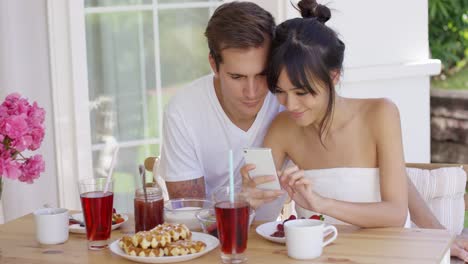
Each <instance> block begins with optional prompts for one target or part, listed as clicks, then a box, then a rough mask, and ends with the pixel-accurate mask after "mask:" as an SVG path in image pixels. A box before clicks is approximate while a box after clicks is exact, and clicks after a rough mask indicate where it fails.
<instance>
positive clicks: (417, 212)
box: [408, 177, 445, 229]
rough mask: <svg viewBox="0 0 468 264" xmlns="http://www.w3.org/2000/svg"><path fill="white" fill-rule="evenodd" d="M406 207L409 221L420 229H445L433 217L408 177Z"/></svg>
mask: <svg viewBox="0 0 468 264" xmlns="http://www.w3.org/2000/svg"><path fill="white" fill-rule="evenodd" d="M408 207H409V211H410V215H411V221H413V223H415V224H416V225H417V226H418V227H420V228H432V229H445V227H444V226H443V225H441V224H440V222H439V220H437V218H436V217H435V216H434V214H433V213H432V211H431V209H429V207H428V206H427V204H426V202H425V201H424V200H423V198H422V197H421V194H419V192H418V190H417V189H416V187H415V186H414V184H413V182H412V181H411V179H410V178H409V177H408Z"/></svg>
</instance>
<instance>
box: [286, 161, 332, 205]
mask: <svg viewBox="0 0 468 264" xmlns="http://www.w3.org/2000/svg"><path fill="white" fill-rule="evenodd" d="M278 175H280V183H281V186H282V187H283V188H284V189H285V190H286V191H287V192H288V194H289V197H291V199H293V200H294V202H296V204H298V205H299V206H301V207H302V208H304V209H307V210H311V211H314V212H317V213H322V212H321V209H320V205H321V204H322V201H323V200H324V198H323V197H322V196H320V195H318V194H317V193H316V192H314V191H313V190H312V182H310V180H308V179H306V178H305V177H304V170H299V168H298V167H297V166H292V167H289V168H287V169H285V170H284V171H283V172H278Z"/></svg>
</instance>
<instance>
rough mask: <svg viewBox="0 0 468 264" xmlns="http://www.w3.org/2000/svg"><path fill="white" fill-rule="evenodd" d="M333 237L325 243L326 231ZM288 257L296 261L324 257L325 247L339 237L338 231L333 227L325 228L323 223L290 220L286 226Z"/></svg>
mask: <svg viewBox="0 0 468 264" xmlns="http://www.w3.org/2000/svg"><path fill="white" fill-rule="evenodd" d="M328 230H330V231H332V232H333V236H332V237H331V238H328V239H327V240H326V241H323V236H324V234H325V232H326V231H328ZM284 232H285V236H286V246H287V248H288V256H289V257H291V258H295V259H313V258H317V257H319V256H320V255H322V249H323V247H324V246H326V245H328V244H330V243H331V242H332V241H333V240H335V239H336V237H337V236H338V230H336V227H334V226H332V225H328V226H325V224H324V223H323V221H320V220H313V219H297V220H290V221H287V222H286V223H285V224H284Z"/></svg>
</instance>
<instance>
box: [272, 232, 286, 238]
mask: <svg viewBox="0 0 468 264" xmlns="http://www.w3.org/2000/svg"><path fill="white" fill-rule="evenodd" d="M270 236H272V237H284V232H283V231H276V232H274V233H273V234H271V235H270Z"/></svg>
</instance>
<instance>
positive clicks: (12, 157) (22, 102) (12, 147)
mask: <svg viewBox="0 0 468 264" xmlns="http://www.w3.org/2000/svg"><path fill="white" fill-rule="evenodd" d="M44 116H45V111H44V109H43V108H41V107H39V106H38V105H37V103H36V102H34V103H33V104H32V105H31V104H29V102H28V100H27V99H25V98H21V96H20V95H19V94H17V93H13V94H10V95H8V96H7V97H6V99H5V101H4V102H3V103H2V104H1V105H0V195H1V180H2V177H7V178H9V179H13V180H16V179H18V180H19V181H21V182H27V183H33V181H34V180H35V179H37V178H39V175H40V173H41V172H44V168H45V164H44V161H43V159H42V156H41V155H34V156H30V157H26V156H25V154H23V153H22V152H24V151H26V150H31V151H33V150H37V149H38V148H39V147H40V146H41V142H42V140H43V138H44V125H43V123H44Z"/></svg>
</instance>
